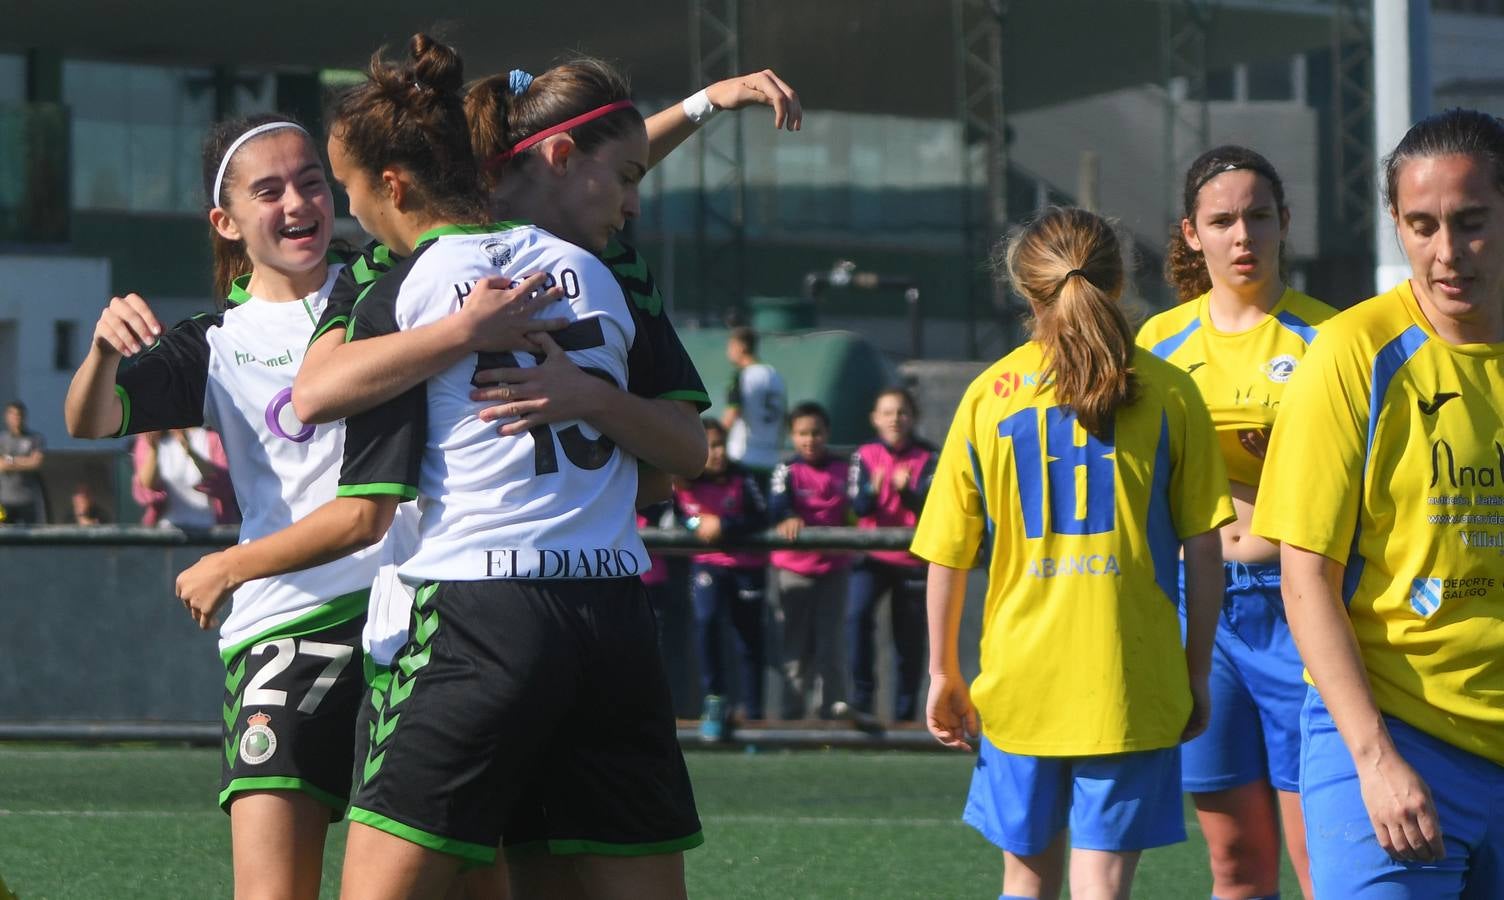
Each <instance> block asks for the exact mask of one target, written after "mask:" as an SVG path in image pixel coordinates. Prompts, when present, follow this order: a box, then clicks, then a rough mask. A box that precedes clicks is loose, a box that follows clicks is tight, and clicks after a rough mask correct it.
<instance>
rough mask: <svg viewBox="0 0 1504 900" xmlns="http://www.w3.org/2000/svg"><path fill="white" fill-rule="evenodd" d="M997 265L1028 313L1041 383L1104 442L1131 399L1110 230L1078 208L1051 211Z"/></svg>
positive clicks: (1014, 238) (1014, 239)
mask: <svg viewBox="0 0 1504 900" xmlns="http://www.w3.org/2000/svg"><path fill="white" fill-rule="evenodd" d="M1004 268H1005V271H1006V272H1007V276H1008V279H1009V280H1010V281H1011V282H1012V284H1013V287H1014V289H1015V290H1017V291H1018V292H1019V293H1020V294H1022V295H1023V296H1024V298H1025V299H1026V300H1028V301H1029V306H1030V308H1031V309H1032V310H1033V312H1034V326H1033V332H1034V333H1033V337H1034V340H1036V341H1038V342H1039V343H1040V344H1042V345H1043V346H1044V355H1045V371H1044V373H1043V378H1042V381H1043V382H1044V383H1046V384H1049V383H1053V385H1054V389H1055V397H1056V398H1057V400H1058V401H1059V402H1060V404H1061V405H1063V406H1067V407H1069V408H1070V409H1071V410H1072V411H1073V412H1074V413H1075V414H1076V419H1077V421H1079V422H1080V423H1081V426H1082V427H1083V428H1085V429H1086V430H1087V431H1088V432H1090V433H1091V434H1092V435H1093V436H1095V437H1097V438H1098V439H1102V440H1106V439H1108V438H1109V437H1110V436H1111V431H1112V420H1113V416H1114V414H1115V413H1116V412H1117V410H1118V408H1119V407H1121V406H1123V405H1124V404H1127V403H1131V402H1133V400H1134V399H1136V397H1137V395H1138V385H1137V383H1136V382H1135V380H1134V376H1133V368H1132V360H1133V330H1132V329H1131V328H1130V327H1129V325H1128V319H1127V317H1126V316H1125V315H1124V314H1123V309H1122V307H1121V306H1120V305H1119V303H1118V300H1119V299H1120V297H1121V296H1122V293H1123V282H1124V280H1125V273H1124V271H1123V260H1122V251H1121V249H1120V246H1119V244H1118V238H1117V233H1116V232H1115V231H1114V230H1113V228H1112V225H1111V224H1109V223H1108V222H1107V221H1106V220H1105V219H1103V218H1102V217H1100V216H1098V215H1096V214H1094V213H1091V212H1087V211H1086V210H1084V209H1076V208H1071V207H1068V208H1058V207H1054V208H1050V209H1047V210H1045V211H1044V212H1042V213H1041V214H1040V215H1039V216H1038V217H1037V218H1035V219H1034V220H1033V221H1031V222H1029V223H1028V224H1026V225H1024V226H1022V227H1021V228H1019V229H1017V230H1016V231H1015V232H1014V233H1013V234H1012V235H1011V237H1010V239H1009V241H1008V247H1007V251H1006V253H1005V255H1004Z"/></svg>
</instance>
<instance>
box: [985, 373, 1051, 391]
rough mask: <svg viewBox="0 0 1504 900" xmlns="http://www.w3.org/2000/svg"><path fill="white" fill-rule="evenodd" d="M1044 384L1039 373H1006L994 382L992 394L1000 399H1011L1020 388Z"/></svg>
mask: <svg viewBox="0 0 1504 900" xmlns="http://www.w3.org/2000/svg"><path fill="white" fill-rule="evenodd" d="M1042 383H1043V382H1041V381H1040V379H1039V373H1038V372H1024V373H1022V374H1020V373H1018V372H1004V373H1003V374H1001V375H999V376H998V377H997V380H995V381H993V382H992V392H993V393H994V394H997V395H998V396H999V397H1011V396H1012V395H1013V392H1014V391H1016V390H1018V389H1019V388H1024V387H1038V386H1039V385H1040V384H1042Z"/></svg>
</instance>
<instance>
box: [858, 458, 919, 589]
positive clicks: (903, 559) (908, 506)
mask: <svg viewBox="0 0 1504 900" xmlns="http://www.w3.org/2000/svg"><path fill="white" fill-rule="evenodd" d="M938 456H939V454H938V453H937V452H936V451H935V448H934V446H932V445H931V444H929V443H926V442H925V441H922V440H913V441H910V442H909V444H908V446H906V447H904V448H903V449H902V450H894V449H893V448H892V447H889V446H888V445H887V444H884V443H882V442H881V441H874V442H872V443H870V444H863V445H862V446H860V447H858V448H857V451H856V453H854V454H852V457H851V466H852V469H853V470H854V471H853V472H852V480H853V481H854V482H855V483H856V485H857V491H856V493H855V495H854V496H853V497H852V499H851V506H852V508H853V509H854V510H855V511H856V514H857V516H858V520H857V521H858V523H859V524H860V525H861V527H863V528H890V527H899V528H913V527H914V523H916V522H918V521H919V511H920V510H921V509H923V508H924V498H925V495H926V494H928V493H929V490H930V482H931V481H932V480H934V475H935V462H936V460H937V457H938ZM899 470H902V471H904V472H906V473H907V474H908V484H907V485H905V486H904V489H903V490H902V491H899V490H895V489H894V488H893V473H894V472H897V471H899ZM874 485H876V486H877V487H876V489H875V490H874ZM867 556H868V557H869V558H871V559H873V560H875V561H877V562H881V563H887V564H888V565H890V566H913V567H918V566H922V565H924V561H923V560H921V559H920V558H919V557H917V556H915V555H913V554H912V553H909V552H908V551H907V550H874V551H872V552H871V553H868V554H867Z"/></svg>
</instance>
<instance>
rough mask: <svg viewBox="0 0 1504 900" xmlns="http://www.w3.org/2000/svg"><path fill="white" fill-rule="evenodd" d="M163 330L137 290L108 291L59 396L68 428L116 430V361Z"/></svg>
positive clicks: (119, 417) (91, 433)
mask: <svg viewBox="0 0 1504 900" xmlns="http://www.w3.org/2000/svg"><path fill="white" fill-rule="evenodd" d="M161 336H162V326H161V324H160V323H158V322H157V317H156V316H155V315H154V314H153V313H152V311H151V307H150V306H148V305H147V304H146V301H145V300H144V299H143V298H142V297H141V295H139V294H127V295H126V296H124V297H113V298H111V299H110V305H109V306H106V307H105V310H104V312H103V313H102V314H101V315H100V317H99V322H98V323H97V324H95V326H94V340H93V342H92V343H91V344H90V345H89V354H88V355H87V356H85V357H84V361H83V362H82V363H81V364H80V365H79V367H78V371H77V372H75V373H73V381H72V383H71V384H69V385H68V396H67V399H66V400H64V402H63V419H64V421H65V422H66V423H67V426H68V434H70V435H72V436H73V437H76V438H102V437H110V436H112V435H115V434H118V433H119V432H120V429H121V425H122V422H123V419H124V407H123V406H122V404H121V402H120V396H119V394H118V393H117V392H116V391H115V375H116V373H117V372H118V371H119V369H120V361H121V360H122V359H124V358H125V357H127V356H134V355H136V354H137V353H140V352H141V351H142V350H143V349H145V348H147V347H150V346H151V345H152V344H154V343H155V342H156V341H157V339H158V338H159V337H161Z"/></svg>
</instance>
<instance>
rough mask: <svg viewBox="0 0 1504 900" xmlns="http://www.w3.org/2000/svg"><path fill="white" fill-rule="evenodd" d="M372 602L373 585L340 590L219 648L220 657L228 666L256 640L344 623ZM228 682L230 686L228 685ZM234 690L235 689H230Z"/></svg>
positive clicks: (258, 641) (281, 636)
mask: <svg viewBox="0 0 1504 900" xmlns="http://www.w3.org/2000/svg"><path fill="white" fill-rule="evenodd" d="M370 602H371V589H370V588H368V587H364V588H361V589H360V590H358V591H351V592H350V593H348V594H341V595H339V596H338V597H335V598H334V599H332V600H330V601H329V602H328V603H323V604H320V605H319V606H317V607H315V608H314V609H311V610H309V611H308V612H306V613H304V614H302V615H301V616H298V617H297V618H295V619H289V620H287V621H286V622H283V623H282V624H280V625H274V626H272V627H271V628H268V629H267V630H266V631H263V632H262V633H260V634H258V635H256V636H255V637H249V638H246V639H245V640H243V641H240V642H239V643H236V644H231V645H230V646H229V647H227V648H226V649H224V650H221V651H219V657H220V659H222V660H224V663H225V668H226V669H227V670H228V669H229V666H230V663H231V662H232V661H233V660H234V659H235V657H237V656H239V655H240V654H241V653H243V652H245V651H246V650H247V649H249V648H251V647H254V646H255V645H257V644H260V643H262V642H264V641H269V640H273V639H274V638H286V637H302V636H303V635H305V634H312V633H314V632H315V631H323V630H324V629H325V628H333V627H334V626H336V625H343V624H345V623H346V622H348V621H350V620H351V619H354V618H357V617H359V616H362V615H365V612H366V607H367V606H369V605H370ZM226 686H227V687H228V685H226ZM231 693H234V692H233V691H231Z"/></svg>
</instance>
